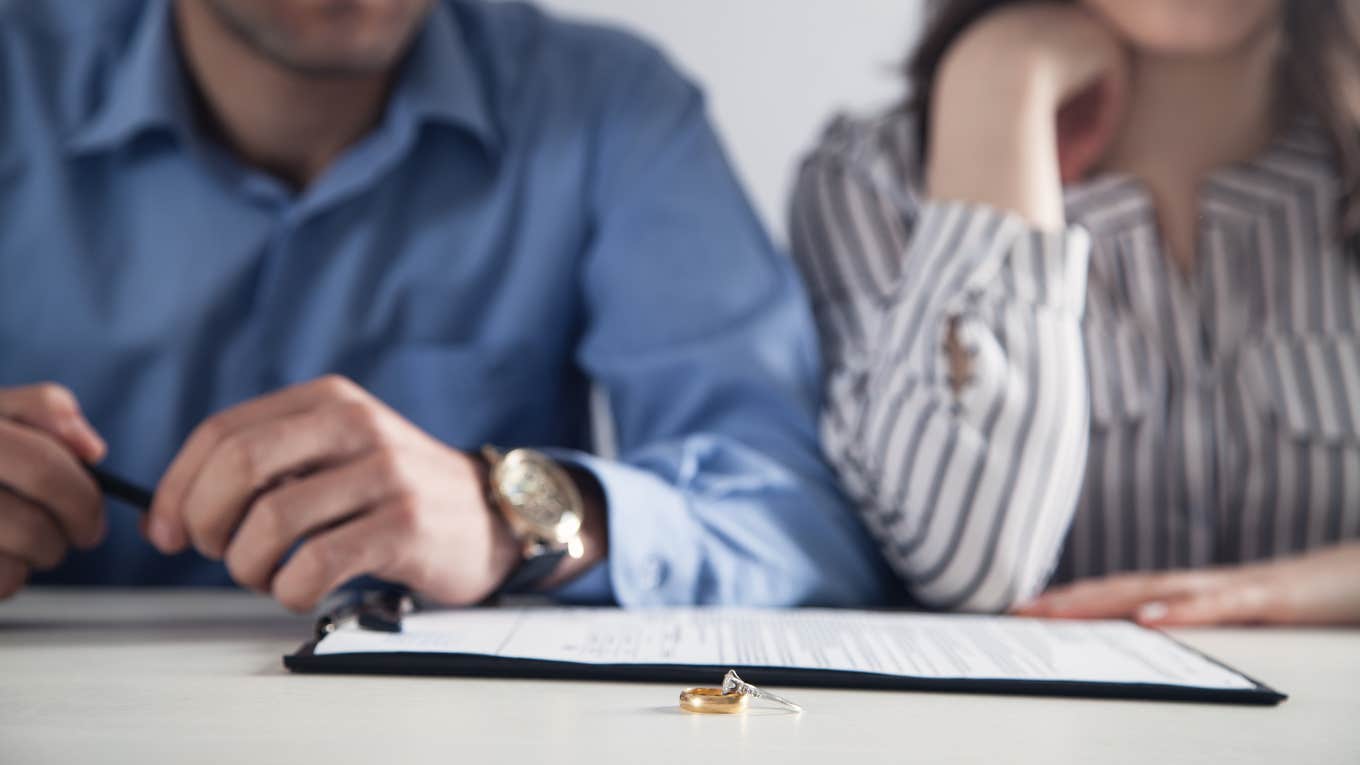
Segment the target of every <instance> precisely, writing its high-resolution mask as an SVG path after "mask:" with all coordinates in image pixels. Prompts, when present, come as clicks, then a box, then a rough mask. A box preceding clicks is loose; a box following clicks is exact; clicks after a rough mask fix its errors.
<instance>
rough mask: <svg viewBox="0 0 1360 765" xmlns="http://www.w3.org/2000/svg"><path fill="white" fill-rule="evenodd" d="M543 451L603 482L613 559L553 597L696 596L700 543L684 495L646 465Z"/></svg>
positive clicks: (662, 600) (671, 600)
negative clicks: (644, 466) (644, 468)
mask: <svg viewBox="0 0 1360 765" xmlns="http://www.w3.org/2000/svg"><path fill="white" fill-rule="evenodd" d="M543 452H544V454H547V455H548V456H549V457H552V458H553V459H555V460H557V461H558V462H561V463H563V464H565V465H570V466H573V467H578V468H581V469H582V470H588V471H590V473H591V474H592V475H594V476H595V478H596V480H598V481H599V482H600V487H601V488H602V489H603V490H604V498H605V508H606V510H605V512H606V514H607V517H606V523H607V526H608V534H609V555H608V557H607V558H606V559H605V560H604V561H603V562H602V563H600V564H599V565H596V566H594V567H592V568H591V569H590V570H589V571H587V572H586V573H585V574H582V575H581V576H579V577H576V578H575V579H573V580H572V581H570V582H568V583H566V584H564V585H562V586H561V587H558V588H557V589H556V590H554V591H553V592H551V593H550V594H551V595H552V596H553V597H554V598H557V599H560V600H562V601H565V602H575V603H610V602H612V603H617V604H618V605H621V606H625V607H634V606H649V605H673V604H684V603H692V602H694V601H695V598H696V597H697V596H696V592H697V590H698V583H699V576H700V547H701V546H700V544H699V541H698V540H697V539H694V536H695V533H696V532H695V527H694V523H695V521H694V518H693V517H692V514H691V513H690V511H689V505H688V503H687V502H686V500H685V497H684V494H683V493H682V492H680V491H679V490H678V489H677V488H676V487H675V486H673V485H671V484H669V483H667V482H666V481H664V480H662V479H661V478H659V477H658V476H656V475H655V474H653V473H650V472H648V471H646V470H642V469H640V468H636V467H632V466H629V465H625V464H622V463H619V462H615V461H612V460H606V459H602V458H600V457H597V456H595V455H592V454H586V453H585V452H579V451H573V450H569V449H545V450H543Z"/></svg>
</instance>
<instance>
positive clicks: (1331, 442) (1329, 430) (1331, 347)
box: [1241, 333, 1360, 448]
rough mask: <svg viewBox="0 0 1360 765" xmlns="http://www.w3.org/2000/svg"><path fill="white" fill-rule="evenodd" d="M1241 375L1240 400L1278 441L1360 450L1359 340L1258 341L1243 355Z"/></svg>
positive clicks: (1288, 337)
mask: <svg viewBox="0 0 1360 765" xmlns="http://www.w3.org/2000/svg"><path fill="white" fill-rule="evenodd" d="M1241 375H1242V382H1243V386H1244V389H1245V392H1246V397H1247V398H1248V399H1249V400H1250V401H1251V403H1252V405H1253V406H1254V407H1255V409H1256V412H1257V413H1258V414H1259V415H1260V416H1261V417H1262V418H1264V419H1265V420H1266V421H1267V422H1269V423H1271V424H1273V425H1274V426H1275V428H1276V429H1277V430H1278V431H1279V434H1280V435H1281V436H1282V437H1284V438H1287V439H1289V440H1292V441H1295V442H1300V443H1312V444H1318V445H1324V446H1346V447H1351V448H1355V447H1360V411H1358V410H1357V409H1358V408H1360V338H1356V337H1348V336H1344V335H1335V334H1322V333H1316V334H1298V335H1284V336H1277V337H1270V338H1267V339H1263V340H1261V341H1259V342H1257V343H1254V344H1252V345H1251V346H1248V347H1247V348H1246V349H1244V351H1243V354H1242V360H1241Z"/></svg>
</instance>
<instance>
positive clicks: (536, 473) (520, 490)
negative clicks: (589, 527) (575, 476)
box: [495, 450, 581, 540]
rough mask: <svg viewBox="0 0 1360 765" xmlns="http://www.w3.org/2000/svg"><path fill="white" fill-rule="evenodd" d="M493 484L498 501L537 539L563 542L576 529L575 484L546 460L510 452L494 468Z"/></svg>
mask: <svg viewBox="0 0 1360 765" xmlns="http://www.w3.org/2000/svg"><path fill="white" fill-rule="evenodd" d="M495 481H496V488H497V491H498V492H499V493H500V495H501V499H502V501H504V502H505V503H506V504H508V505H509V506H510V509H511V510H512V511H513V512H514V513H515V515H517V516H518V517H519V519H520V520H521V521H522V522H523V523H525V524H526V525H528V526H529V527H531V528H532V529H533V531H534V532H536V533H537V534H538V535H539V536H542V537H544V538H546V539H553V540H565V539H567V538H570V537H571V536H573V535H574V534H575V533H576V531H577V530H578V529H579V528H580V525H581V520H580V513H579V509H578V505H579V499H577V496H578V495H577V492H576V485H575V484H573V483H571V478H570V477H569V476H568V475H567V474H566V471H564V470H562V468H560V467H558V466H557V464H556V463H554V462H552V461H550V460H548V459H547V458H545V457H542V456H540V455H538V454H535V453H533V452H526V451H524V450H517V451H515V452H511V453H510V454H508V455H506V457H505V460H504V461H503V462H502V463H501V464H500V466H499V467H498V468H497V471H496V476H495Z"/></svg>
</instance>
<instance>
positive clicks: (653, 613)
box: [315, 608, 1255, 689]
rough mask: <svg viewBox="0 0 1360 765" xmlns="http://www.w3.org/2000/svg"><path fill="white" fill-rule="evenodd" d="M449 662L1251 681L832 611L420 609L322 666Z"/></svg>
mask: <svg viewBox="0 0 1360 765" xmlns="http://www.w3.org/2000/svg"><path fill="white" fill-rule="evenodd" d="M387 652H415V653H456V654H472V655H482V656H497V657H502V658H519V659H537V660H544V661H560V662H579V663H587V664H653V665H657V664H659V665H704V666H725V667H726V666H731V667H779V668H800V669H826V670H841V671H850V672H868V673H874V674H882V675H890V676H899V677H919V678H941V679H944V678H949V679H976V680H996V679H1007V680H1009V679H1015V680H1051V681H1078V682H1103V683H1152V684H1160V685H1183V686H1192V687H1200V688H1222V689H1235V688H1240V689H1249V688H1253V687H1255V684H1254V683H1253V682H1251V681H1250V680H1248V679H1247V678H1246V677H1244V676H1242V675H1240V674H1238V673H1237V672H1234V671H1232V670H1230V669H1228V668H1226V667H1223V666H1221V665H1219V664H1217V663H1215V662H1213V661H1210V660H1209V659H1207V658H1205V657H1203V656H1201V655H1200V654H1198V653H1196V652H1194V651H1192V650H1190V649H1189V648H1186V647H1184V646H1182V645H1181V644H1179V643H1177V642H1175V641H1174V640H1172V639H1170V638H1169V637H1167V636H1166V635H1163V634H1162V633H1160V632H1156V631H1153V630H1149V629H1144V628H1143V627H1139V626H1138V625H1136V624H1132V623H1129V622H1121V621H1050V620H1039V619H1023V618H1018V617H1008V616H973V615H961V614H923V613H901V612H878V611H843V610H833V609H798V610H759V609H702V608H701V609H694V608H676V609H655V610H640V611H624V610H620V609H612V608H506V609H468V610H456V611H431V612H421V613H416V614H412V615H410V616H407V617H406V619H405V620H404V622H403V625H402V632H400V633H383V632H370V631H366V630H362V629H359V628H358V627H356V626H353V625H348V626H345V627H342V628H341V629H338V630H336V631H335V632H333V633H331V634H330V635H327V636H326V637H325V638H323V639H322V640H321V641H320V642H319V643H318V644H317V646H316V648H315V653H316V654H317V655H332V654H345V653H387Z"/></svg>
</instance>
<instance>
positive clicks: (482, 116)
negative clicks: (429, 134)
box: [389, 2, 501, 152]
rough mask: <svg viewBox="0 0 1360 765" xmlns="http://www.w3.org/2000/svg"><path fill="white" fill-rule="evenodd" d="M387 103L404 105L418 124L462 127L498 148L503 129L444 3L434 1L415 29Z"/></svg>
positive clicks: (486, 144)
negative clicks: (423, 21) (399, 75)
mask: <svg viewBox="0 0 1360 765" xmlns="http://www.w3.org/2000/svg"><path fill="white" fill-rule="evenodd" d="M389 108H392V109H404V110H406V111H407V113H408V114H409V115H410V116H411V117H413V118H414V119H415V121H416V122H417V123H429V124H440V125H446V126H450V127H454V128H458V129H461V130H463V131H466V132H467V133H468V134H469V135H471V136H472V137H474V138H475V139H477V141H478V142H480V143H481V144H482V146H483V147H484V148H485V149H487V150H488V151H489V152H495V151H497V150H499V149H500V147H501V143H500V140H501V134H500V131H499V130H498V129H497V127H496V124H495V120H494V119H493V117H492V114H491V109H490V106H489V105H488V101H487V92H486V88H485V86H484V85H483V84H482V81H481V79H480V77H479V69H478V67H477V64H476V62H475V61H474V60H473V56H472V52H471V51H470V50H469V49H468V45H467V40H466V38H465V37H464V35H463V29H462V25H461V24H459V22H458V18H457V17H456V16H455V15H454V13H453V10H452V9H451V8H450V7H449V6H448V5H447V4H446V3H444V2H436V3H435V7H434V10H433V11H431V12H430V17H429V18H428V19H426V22H425V25H424V27H422V28H421V30H420V32H419V33H418V34H417V36H416V39H415V41H414V42H413V44H412V46H411V52H410V54H409V55H408V56H407V59H406V62H405V64H404V65H403V66H402V70H401V79H400V81H399V82H398V83H397V87H396V90H395V92H394V93H393V95H392V104H391V105H390V107H389Z"/></svg>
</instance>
